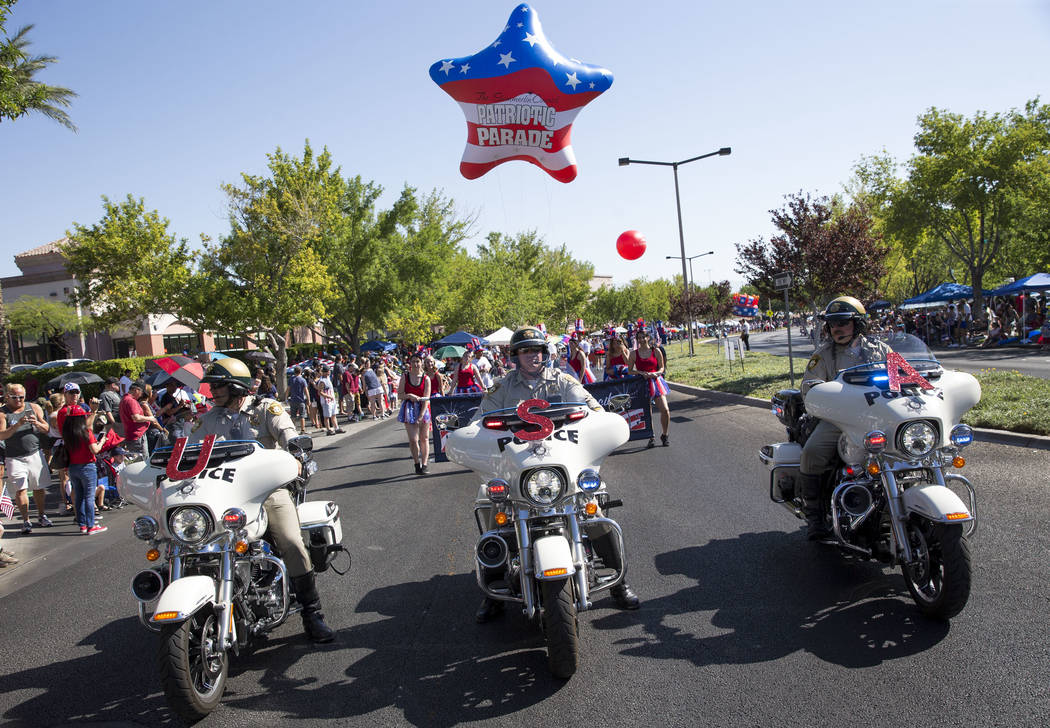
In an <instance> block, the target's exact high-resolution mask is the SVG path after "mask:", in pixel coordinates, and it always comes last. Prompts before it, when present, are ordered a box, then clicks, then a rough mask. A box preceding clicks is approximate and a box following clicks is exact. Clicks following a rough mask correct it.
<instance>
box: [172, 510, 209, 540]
mask: <svg viewBox="0 0 1050 728" xmlns="http://www.w3.org/2000/svg"><path fill="white" fill-rule="evenodd" d="M168 530H169V531H171V535H172V536H174V537H175V538H177V539H178V540H179V541H182V542H183V543H186V544H195V543H200V542H201V541H203V540H204V539H206V538H207V537H208V535H209V534H210V533H211V530H212V525H211V519H210V518H209V517H208V514H207V513H205V512H204V510H203V509H201V508H197V507H196V506H186V507H185V508H179V509H176V510H175V511H174V512H173V513H172V514H171V516H169V517H168Z"/></svg>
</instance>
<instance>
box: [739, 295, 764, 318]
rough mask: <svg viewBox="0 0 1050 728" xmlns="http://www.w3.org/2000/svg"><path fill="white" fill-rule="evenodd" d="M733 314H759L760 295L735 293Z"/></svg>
mask: <svg viewBox="0 0 1050 728" xmlns="http://www.w3.org/2000/svg"><path fill="white" fill-rule="evenodd" d="M733 315H734V316H758V315H759V311H758V296H749V295H747V294H746V293H734V294H733Z"/></svg>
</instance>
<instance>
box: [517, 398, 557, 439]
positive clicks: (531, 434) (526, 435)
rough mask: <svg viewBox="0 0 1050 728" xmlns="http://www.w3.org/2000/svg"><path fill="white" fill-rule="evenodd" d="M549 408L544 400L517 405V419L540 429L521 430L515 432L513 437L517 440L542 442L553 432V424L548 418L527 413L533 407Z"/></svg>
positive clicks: (532, 400) (529, 400) (548, 403)
mask: <svg viewBox="0 0 1050 728" xmlns="http://www.w3.org/2000/svg"><path fill="white" fill-rule="evenodd" d="M550 406H551V403H550V402H548V401H547V400H545V399H527V400H525V401H524V402H522V403H521V404H519V405H518V417H520V418H521V419H522V420H524V421H525V422H528V423H530V424H533V425H539V426H540V429H538V430H522V431H520V432H516V433H515V437H517V438H518V439H519V440H543V439H544V438H546V437H548V436H549V435H550V434H551V433H552V432H554V423H553V422H552V421H551V420H550V419H549V418H547V417H544V416H542V415H534V414H532V413H531V412H529V410H530V409H532V408H533V407H539V408H546V407H550Z"/></svg>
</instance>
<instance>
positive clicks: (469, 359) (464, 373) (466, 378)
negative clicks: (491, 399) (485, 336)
mask: <svg viewBox="0 0 1050 728" xmlns="http://www.w3.org/2000/svg"><path fill="white" fill-rule="evenodd" d="M473 360H474V352H472V351H470V350H467V351H466V352H464V354H463V356H462V357H460V359H459V363H458V364H457V365H456V366H455V368H454V370H453V371H452V374H451V375H450V378H451V379H452V381H453V382H455V383H456V388H455V389H454V390H452V394H483V393H484V392H485V390H484V389H482V388H481V372H479V371H478V368H477V367H476V366H475V365H474V361H473Z"/></svg>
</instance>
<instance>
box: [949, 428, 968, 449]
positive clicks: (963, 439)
mask: <svg viewBox="0 0 1050 728" xmlns="http://www.w3.org/2000/svg"><path fill="white" fill-rule="evenodd" d="M950 438H951V441H952V444H953V445H955V446H956V447H966V446H967V445H969V444H970V443H972V442H973V428H971V427H970V426H969V425H956V426H955V427H953V428H952V431H951V435H950Z"/></svg>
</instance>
